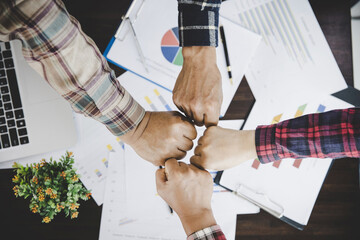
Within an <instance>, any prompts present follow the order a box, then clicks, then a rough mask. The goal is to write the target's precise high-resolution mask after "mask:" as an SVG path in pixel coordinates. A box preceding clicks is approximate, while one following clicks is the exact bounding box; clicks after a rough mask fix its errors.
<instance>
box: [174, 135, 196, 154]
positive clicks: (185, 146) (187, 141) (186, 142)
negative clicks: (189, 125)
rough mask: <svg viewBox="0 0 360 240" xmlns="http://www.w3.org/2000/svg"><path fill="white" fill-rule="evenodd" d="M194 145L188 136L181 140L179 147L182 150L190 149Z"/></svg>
mask: <svg viewBox="0 0 360 240" xmlns="http://www.w3.org/2000/svg"><path fill="white" fill-rule="evenodd" d="M193 146H194V143H193V141H191V140H190V139H188V138H187V137H184V138H183V139H182V141H181V143H179V146H178V149H179V150H180V151H184V152H186V151H189V150H190V149H192V148H193Z"/></svg>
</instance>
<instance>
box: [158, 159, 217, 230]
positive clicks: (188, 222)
mask: <svg viewBox="0 0 360 240" xmlns="http://www.w3.org/2000/svg"><path fill="white" fill-rule="evenodd" d="M213 184H214V183H213V179H212V177H211V175H210V173H209V172H207V171H205V170H200V169H198V168H197V167H195V166H194V165H191V164H189V165H188V164H185V163H183V162H177V161H176V160H175V159H169V160H168V161H166V163H165V169H164V168H163V169H159V170H158V171H157V172H156V188H157V191H158V193H159V195H160V196H161V197H162V198H163V199H164V200H165V201H166V202H167V204H169V206H170V207H172V208H173V209H174V211H175V212H176V213H177V214H178V215H179V217H180V220H181V223H182V224H183V227H184V229H185V232H186V234H187V235H189V234H191V233H193V232H196V231H198V230H201V229H203V228H206V227H210V226H213V225H216V221H215V218H214V216H213V213H212V209H211V196H212V192H213Z"/></svg>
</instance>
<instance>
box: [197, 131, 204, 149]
mask: <svg viewBox="0 0 360 240" xmlns="http://www.w3.org/2000/svg"><path fill="white" fill-rule="evenodd" d="M205 132H206V130H205ZM205 132H204V135H205ZM204 135H203V136H201V137H200V138H199V140H198V146H199V145H200V146H201V145H203V144H204Z"/></svg>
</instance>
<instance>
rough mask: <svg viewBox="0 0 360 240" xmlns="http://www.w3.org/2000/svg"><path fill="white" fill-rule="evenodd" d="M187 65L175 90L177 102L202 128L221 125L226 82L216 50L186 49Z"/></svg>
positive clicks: (184, 65) (185, 63) (197, 47)
mask: <svg viewBox="0 0 360 240" xmlns="http://www.w3.org/2000/svg"><path fill="white" fill-rule="evenodd" d="M182 51H183V56H184V64H183V67H182V70H181V72H180V74H179V76H178V78H177V80H176V83H175V86H174V89H173V101H174V103H175V105H176V106H177V107H178V108H179V110H180V111H182V112H184V113H185V115H186V116H188V117H189V118H190V119H191V120H193V121H194V123H195V124H196V125H198V126H202V125H204V124H205V126H206V127H209V126H212V125H217V124H218V121H219V116H220V107H221V103H222V83H221V75H220V71H219V69H218V67H217V64H216V51H215V47H209V46H206V47H200V46H193V47H184V48H183V50H182Z"/></svg>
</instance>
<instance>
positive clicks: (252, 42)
mask: <svg viewBox="0 0 360 240" xmlns="http://www.w3.org/2000/svg"><path fill="white" fill-rule="evenodd" d="M134 3H135V1H134ZM136 3H137V4H141V6H139V7H138V8H139V10H138V11H137V12H136V13H134V14H132V15H134V17H133V18H132V26H133V29H134V31H135V32H136V37H137V39H138V42H139V46H140V48H141V50H142V51H141V52H142V53H143V56H144V59H145V63H146V66H147V69H148V71H146V69H145V67H144V64H143V62H142V61H141V57H140V55H139V54H140V53H139V46H137V41H136V40H135V39H134V35H133V34H132V31H131V28H130V27H129V26H128V25H129V24H125V25H124V28H122V30H121V31H120V33H122V34H119V37H118V38H113V40H112V41H111V43H110V44H109V46H108V48H107V50H106V51H105V53H104V56H105V57H106V58H107V59H108V61H110V62H112V63H114V64H116V65H119V66H121V67H123V68H125V69H127V70H129V71H132V72H134V73H136V74H138V75H140V76H142V77H144V78H145V79H147V80H149V81H152V82H155V83H156V84H159V85H160V86H162V87H163V88H165V89H167V90H168V91H170V92H171V91H172V89H173V88H174V85H175V82H176V79H177V76H178V75H179V73H180V71H181V68H182V63H183V57H182V50H181V47H179V33H178V10H177V1H176V0H146V1H143V0H138V1H136ZM131 9H135V10H132V11H136V9H137V8H135V7H134V8H131ZM220 24H222V25H223V26H224V31H225V35H226V41H227V48H228V52H229V59H230V64H231V67H232V75H233V84H231V83H230V80H229V76H228V72H227V66H226V60H225V53H224V50H223V45H222V43H221V41H220V38H219V46H218V47H217V48H216V51H217V52H216V53H217V56H216V57H217V63H218V64H217V65H218V68H219V70H220V73H221V77H222V90H223V96H224V97H223V103H222V107H221V115H225V112H226V110H227V108H228V106H229V105H230V102H231V100H232V98H233V96H234V94H235V92H236V90H237V88H238V86H239V84H240V82H241V80H242V78H243V76H244V74H245V70H246V68H247V66H248V64H249V62H250V60H251V58H252V57H253V55H254V53H255V51H256V48H257V47H258V44H259V43H260V39H261V36H260V35H258V34H255V33H253V32H251V31H249V30H246V29H245V28H243V27H240V26H239V25H237V24H235V23H233V22H231V21H229V20H227V19H225V18H221V19H220Z"/></svg>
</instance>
